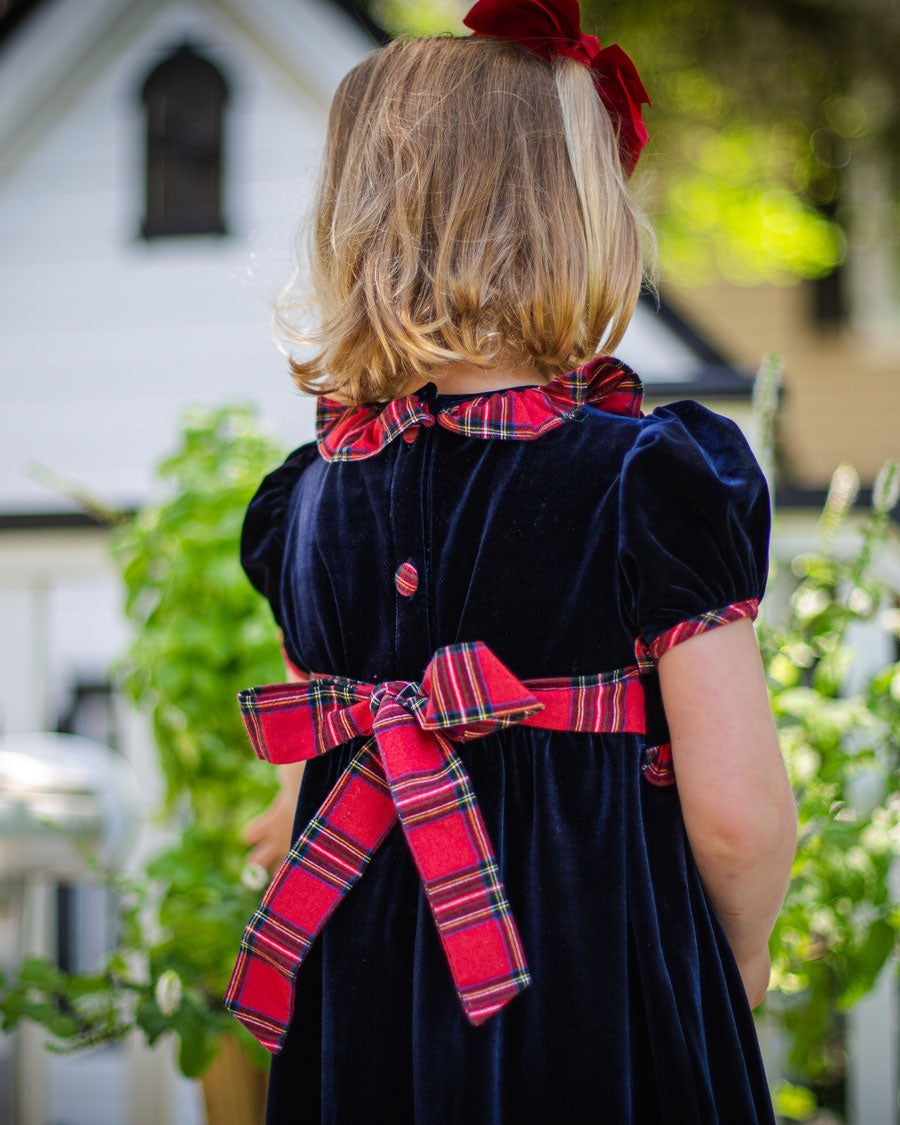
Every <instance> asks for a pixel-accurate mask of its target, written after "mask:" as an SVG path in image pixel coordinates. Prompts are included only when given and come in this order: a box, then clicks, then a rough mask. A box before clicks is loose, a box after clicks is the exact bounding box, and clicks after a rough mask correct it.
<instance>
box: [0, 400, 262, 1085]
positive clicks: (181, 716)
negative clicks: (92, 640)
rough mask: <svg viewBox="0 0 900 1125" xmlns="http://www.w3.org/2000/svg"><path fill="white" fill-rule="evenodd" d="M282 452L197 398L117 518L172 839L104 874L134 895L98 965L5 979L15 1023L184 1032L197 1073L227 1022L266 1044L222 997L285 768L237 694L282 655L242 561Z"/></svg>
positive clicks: (31, 966)
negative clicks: (158, 492)
mask: <svg viewBox="0 0 900 1125" xmlns="http://www.w3.org/2000/svg"><path fill="white" fill-rule="evenodd" d="M278 458H279V451H278V449H277V448H276V447H275V446H274V445H273V444H272V443H271V442H270V441H269V440H268V439H266V438H265V437H264V436H262V434H261V433H260V432H259V430H258V429H257V426H256V424H255V422H254V419H253V416H252V414H251V413H250V412H249V411H248V410H245V409H240V408H227V409H223V410H219V411H214V412H210V411H197V412H194V413H193V414H191V415H190V416H189V417H187V418H186V420H185V424H184V428H183V432H182V437H181V447H180V449H179V450H178V452H177V453H176V454H175V455H174V456H173V457H172V458H170V459H169V460H168V461H166V462H165V463H164V464H163V465H162V466H161V467H160V470H159V473H160V477H161V478H162V480H163V481H164V482H165V483H166V485H167V486H168V489H169V495H168V496H167V498H165V499H163V500H161V501H160V502H159V503H156V504H152V505H150V506H148V507H146V508H144V509H143V510H142V511H140V512H138V513H137V515H135V516H134V517H133V518H132V519H129V520H126V521H125V522H124V523H122V524H119V525H118V526H117V527H116V530H115V532H114V541H113V551H114V556H115V559H116V561H117V562H118V565H119V568H120V571H121V574H122V577H123V580H124V585H125V592H126V602H125V608H126V613H127V616H128V618H129V620H130V621H131V622H132V624H133V625H134V626H135V632H134V640H133V642H132V644H131V647H130V649H129V651H128V653H127V655H126V657H125V659H124V661H123V662H122V665H121V667H120V670H119V671H120V675H121V680H122V685H123V686H124V687H125V689H126V690H127V691H128V693H129V694H130V695H131V697H132V699H133V700H134V701H135V702H136V703H137V704H138V705H139V707H141V708H143V709H144V710H146V711H148V712H149V714H150V716H151V719H152V724H153V733H154V738H155V742H156V747H157V749H158V751H159V761H160V765H161V769H162V773H163V775H164V777H165V781H166V802H165V807H164V809H163V814H164V816H165V817H166V824H167V825H168V826H169V827H173V828H174V829H175V830H176V831H177V833H178V836H177V839H176V841H175V843H174V844H173V845H172V846H171V847H168V848H166V849H165V850H164V851H162V852H161V853H159V854H158V855H156V856H154V857H153V858H152V859H151V861H150V862H149V863H148V864H147V866H146V868H145V870H144V871H143V872H142V873H141V874H140V876H138V877H130V878H124V879H122V878H116V877H114V876H112V875H107V879H108V881H110V882H111V883H113V885H115V886H116V887H117V888H118V890H119V894H120V901H121V903H122V913H121V933H120V938H119V948H118V949H117V950H116V951H115V952H114V953H113V954H112V956H111V957H110V958H109V959H108V960H107V962H106V964H105V965H104V966H103V968H102V969H101V971H99V972H98V973H96V974H67V973H62V972H60V970H59V969H57V968H56V967H55V966H54V965H53V964H51V963H49V962H47V961H46V960H43V959H39V958H30V959H28V960H26V961H25V962H24V963H23V964H22V966H21V967H20V969H19V972H18V976H17V979H16V980H14V981H10V982H6V983H4V982H0V1013H2V1016H3V1027H4V1028H5V1029H10V1028H12V1027H15V1026H16V1024H17V1023H18V1022H19V1021H20V1020H21V1019H29V1020H32V1021H35V1022H37V1023H40V1024H42V1025H43V1026H44V1027H46V1028H47V1030H48V1031H49V1032H50V1033H51V1034H52V1035H53V1036H54V1037H55V1038H56V1040H57V1044H56V1046H57V1048H58V1049H64V1050H77V1049H79V1048H82V1047H89V1046H93V1045H95V1044H97V1043H102V1042H107V1041H109V1040H112V1039H117V1038H120V1037H121V1036H122V1035H124V1034H126V1033H127V1032H128V1031H130V1030H131V1029H132V1028H133V1027H137V1028H139V1029H140V1030H141V1031H142V1032H143V1033H144V1035H145V1036H146V1038H147V1040H148V1042H149V1043H151V1044H152V1043H154V1042H156V1040H157V1039H158V1038H159V1037H160V1036H161V1035H163V1034H165V1033H167V1032H173V1033H174V1034H175V1035H176V1036H177V1037H178V1040H179V1064H180V1067H181V1069H182V1071H183V1072H184V1074H186V1075H189V1076H192V1077H193V1076H197V1075H199V1074H201V1073H202V1072H203V1071H204V1070H205V1069H206V1067H207V1066H208V1065H209V1063H210V1062H211V1061H212V1058H213V1057H214V1056H215V1053H216V1051H217V1048H218V1046H219V1042H220V1036H221V1035H222V1034H223V1033H228V1034H232V1035H237V1036H238V1037H239V1038H241V1040H242V1042H243V1043H244V1044H245V1045H246V1047H247V1049H248V1050H249V1051H250V1052H251V1053H253V1054H255V1057H256V1058H257V1059H258V1061H259V1062H260V1064H261V1065H262V1063H263V1062H264V1060H265V1058H266V1057H267V1056H265V1053H264V1052H263V1050H262V1048H261V1047H259V1045H258V1044H257V1043H256V1041H255V1040H254V1039H253V1038H252V1037H251V1036H250V1035H249V1034H248V1033H247V1032H245V1031H244V1029H243V1028H242V1027H241V1025H239V1024H238V1023H237V1021H236V1020H235V1019H234V1018H233V1017H232V1016H231V1015H230V1014H229V1013H228V1012H226V1011H225V1009H224V1008H223V1007H222V995H223V993H224V991H225V987H226V985H227V983H228V978H229V975H230V972H231V969H232V966H233V964H234V959H235V956H236V953H237V949H238V947H239V944H240V938H241V934H242V932H243V928H244V926H245V925H246V923H247V920H248V919H249V918H250V916H251V915H252V913H253V911H254V910H255V908H256V906H257V904H258V901H259V894H260V890H261V888H262V886H263V885H264V884H265V882H266V875H265V872H263V871H262V870H261V869H259V868H254V867H248V866H247V863H246V856H247V845H246V844H245V843H244V842H243V840H242V835H241V834H242V829H243V827H244V826H245V825H246V823H247V821H248V820H249V819H250V818H251V817H252V816H254V815H255V814H256V813H258V812H259V811H260V810H261V809H262V808H264V807H265V806H266V805H267V804H268V802H269V801H270V800H271V798H272V796H273V794H274V791H275V787H276V778H275V771H274V770H272V769H271V767H267V766H266V765H265V764H263V763H261V762H257V761H255V760H254V758H253V755H252V754H251V753H250V752H249V747H248V744H247V738H246V735H245V733H244V729H243V726H242V724H241V721H240V716H239V713H238V708H237V703H236V701H235V696H236V694H237V691H238V690H239V689H240V688H244V687H247V686H248V685H250V684H255V683H271V682H273V681H277V680H278V679H280V678H281V676H282V672H283V667H282V664H281V659H280V655H279V651H278V645H277V642H276V639H275V632H274V629H273V626H272V618H271V614H270V612H269V610H268V608H267V606H266V605H265V603H264V602H263V601H262V600H261V599H260V598H259V597H258V596H257V595H256V594H255V593H254V591H253V590H252V588H251V587H250V585H249V583H248V582H247V580H246V578H245V576H244V574H243V571H242V570H241V567H240V562H239V560H238V553H237V542H238V538H239V535H240V527H241V520H242V518H243V513H244V511H245V509H246V507H247V503H248V501H249V499H250V497H251V495H252V494H253V492H254V491H255V490H256V488H257V486H258V484H259V480H260V478H261V477H262V475H263V474H264V473H265V472H266V471H268V470H269V469H270V468H271V467H272V466H273V464H274V463H275V462H276V461H277V460H278Z"/></svg>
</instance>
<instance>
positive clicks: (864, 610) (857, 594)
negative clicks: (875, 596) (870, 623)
mask: <svg viewBox="0 0 900 1125" xmlns="http://www.w3.org/2000/svg"><path fill="white" fill-rule="evenodd" d="M847 606H848V607H849V609H850V610H851V611H852V612H853V613H855V614H857V615H858V616H859V617H868V616H869V614H870V613H871V612H872V611H873V610H874V609H875V603H874V602H873V601H872V597H871V595H870V594H868V593H867V592H866V591H865V590H864V589H863V588H862V587H861V586H857V587H856V588H855V589H854V590H851V591H850V596H849V597H848V598H847Z"/></svg>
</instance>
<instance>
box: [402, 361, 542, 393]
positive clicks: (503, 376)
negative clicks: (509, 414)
mask: <svg viewBox="0 0 900 1125" xmlns="http://www.w3.org/2000/svg"><path fill="white" fill-rule="evenodd" d="M547 382H549V380H548V379H545V378H542V377H541V376H539V375H536V374H535V373H534V372H533V371H531V370H529V369H528V368H526V367H521V366H515V365H512V364H510V365H507V364H496V365H494V366H491V367H478V366H476V365H475V364H474V363H463V362H460V363H448V364H447V365H446V366H445V367H441V368H440V369H439V370H438V371H437V372H436V373H435V374H434V376H432V377H431V378H425V379H412V380H410V382H409V383H408V384H407V386H406V387H405V388H404V393H405V394H412V392H413V391H417V390H418V389H419V387H424V386H425V384H426V383H434V384H435V386H436V387H437V389H438V394H445V395H465V394H480V393H481V392H483V391H502V390H506V389H507V388H509V387H528V386H531V387H533V386H543V385H544V384H545V383H547Z"/></svg>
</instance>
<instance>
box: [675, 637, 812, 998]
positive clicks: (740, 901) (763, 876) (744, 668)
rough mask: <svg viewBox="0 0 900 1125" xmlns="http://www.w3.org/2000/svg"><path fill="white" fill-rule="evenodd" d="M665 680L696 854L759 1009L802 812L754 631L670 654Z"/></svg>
mask: <svg viewBox="0 0 900 1125" xmlns="http://www.w3.org/2000/svg"><path fill="white" fill-rule="evenodd" d="M659 678H660V686H661V689H662V696H663V704H664V706H665V710H666V717H667V719H668V722H669V731H670V734H671V738H672V757H673V761H674V766H675V776H676V778H677V781H678V792H679V795H680V798H681V806H682V810H683V813H684V823H685V828H686V830H687V835H688V840H689V841H690V846H691V851H692V852H693V855H694V859H695V861H696V863H697V868H698V870H699V872H700V877H701V879H702V880H703V885H704V887H705V888H706V892H707V894H708V896H709V898H710V901H711V902H712V905H713V907H714V909H715V911H716V913H717V915H718V917H719V920H720V921H721V923H722V926H723V928H724V930H725V933H726V935H727V937H728V940H729V942H730V943H731V948H732V950H733V951H734V955H735V959H736V961H737V963H738V968H739V969H740V971H741V976H742V977H743V980H744V987H745V989H746V990H747V997H748V999H749V1001H750V1004H751V1006H753V1007H755V1006H756V1005H757V1004H759V1003H761V1002H762V1000H763V997H764V996H765V993H766V988H767V987H768V981H769V953H768V939H769V935H770V934H771V932H772V927H773V926H774V924H775V919H776V918H777V916H778V911H779V910H780V908H781V903H782V901H783V899H784V894H785V890H786V889H787V882H788V877H789V875H790V870H791V864H792V862H793V858H794V852H795V850H796V846H797V812H796V808H795V805H794V799H793V794H792V793H791V788H790V784H789V782H788V778H787V773H786V771H785V768H784V762H783V761H782V758H781V751H780V749H779V747H778V740H777V737H776V734H775V724H774V721H773V719H772V712H771V710H770V708H769V699H768V694H767V691H766V683H765V676H764V673H763V668H762V661H761V659H760V654H759V647H758V645H757V643H756V635H755V634H754V632H753V626H752V624H751V623H750V621H749V620H741V621H735V622H733V623H731V624H730V625H722V626H720V627H719V628H716V629H712V630H710V631H709V632H707V633H701V634H699V635H698V636H696V637H692V638H691V639H690V640H688V641H684V642H683V643H681V644H679V645H676V646H675V647H674V648H671V649H669V650H668V651H667V652H666V653H664V654H663V656H662V658H661V659H660V662H659Z"/></svg>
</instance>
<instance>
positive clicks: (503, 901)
mask: <svg viewBox="0 0 900 1125" xmlns="http://www.w3.org/2000/svg"><path fill="white" fill-rule="evenodd" d="M374 727H375V738H376V740H377V742H378V749H379V753H380V756H381V762H382V765H383V767H384V771H385V774H386V776H387V781H388V784H389V785H390V788H391V792H392V794H393V798H394V805H395V806H396V809H397V813H398V815H399V818H400V823H401V825H402V827H403V831H404V834H405V836H406V840H407V844H408V846H409V849H410V851H411V853H412V856H413V859H414V861H415V864H416V867H417V869H418V871H419V876H420V877H421V880H422V884H423V887H424V890H425V894H426V897H427V899H428V905H429V907H430V909H431V913H432V916H433V918H434V921H435V925H436V926H437V930H438V934H439V935H440V939H441V943H442V945H443V948H444V953H445V956H446V958H447V962H448V964H449V967H450V972H451V975H452V977H453V983H454V987H455V988H456V992H457V995H458V996H459V999H460V1003H461V1004H462V1007H463V1010H464V1011H465V1014H466V1017H467V1019H468V1020H469V1022H470V1023H472V1024H475V1025H476V1026H477V1025H478V1024H481V1023H484V1021H485V1020H487V1019H489V1018H490V1016H492V1015H493V1014H494V1013H495V1012H497V1011H499V1010H500V1009H501V1008H503V1007H504V1006H505V1005H506V1004H507V1003H509V1001H510V1000H512V998H513V997H514V996H516V995H517V994H518V993H519V992H521V991H522V990H523V989H525V988H527V987H528V985H529V984H530V983H531V977H530V975H529V973H528V967H527V964H526V962H525V955H524V952H523V950H522V942H521V939H520V937H519V932H518V930H517V928H516V924H515V921H514V919H513V916H512V911H511V909H510V905H509V901H508V900H507V897H506V891H505V889H504V887H503V883H502V880H501V878H500V873H499V870H498V866H497V861H496V859H495V857H494V853H493V848H492V846H491V842H490V839H489V838H488V834H487V829H486V828H485V825H484V820H483V819H482V816H481V813H480V811H479V809H478V805H477V802H476V800H475V794H474V792H473V790H472V783H471V781H470V779H469V776H468V774H467V773H466V770H465V767H464V766H463V764H462V762H461V761H460V759H459V756H458V755H457V754H456V752H455V750H454V749H453V746H452V744H451V743H450V741H449V740H448V739H447V738H446V737H445V736H444V735H442V734H439V733H437V732H436V731H424V730H422V728H421V727H420V726H419V725H418V723H417V722H416V721H415V719H414V718H413V717H412V716H411V715H410V714H409V713H408V712H407V711H406V710H404V708H403V707H401V706H400V705H399V704H398V703H396V702H395V701H393V700H390V699H385V700H384V701H383V702H382V704H381V706H380V707H379V709H378V714H377V715H376V718H375V724H374Z"/></svg>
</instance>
